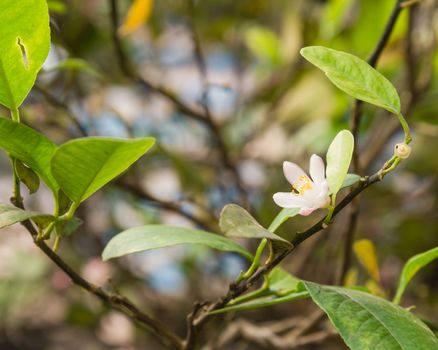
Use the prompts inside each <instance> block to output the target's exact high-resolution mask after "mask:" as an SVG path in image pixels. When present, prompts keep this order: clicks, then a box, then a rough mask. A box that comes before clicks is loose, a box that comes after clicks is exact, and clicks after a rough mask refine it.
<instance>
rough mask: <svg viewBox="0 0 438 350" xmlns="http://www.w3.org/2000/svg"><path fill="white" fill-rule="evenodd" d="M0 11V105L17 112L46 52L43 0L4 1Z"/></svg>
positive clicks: (47, 31) (46, 18)
mask: <svg viewBox="0 0 438 350" xmlns="http://www.w3.org/2000/svg"><path fill="white" fill-rule="evenodd" d="M1 6H2V9H1V11H0V23H1V26H0V48H1V50H0V103H1V104H3V105H5V106H6V107H8V108H9V109H11V110H16V109H17V108H18V107H19V106H20V105H21V103H22V102H23V100H24V99H25V98H26V96H27V94H28V93H29V91H30V89H31V88H32V86H33V84H34V82H35V79H36V76H37V73H38V71H39V70H40V69H41V66H42V64H43V63H44V60H45V59H46V57H47V54H48V53H49V47H50V29H49V15H48V9H47V3H46V1H45V0H20V1H15V0H3V1H2V3H1Z"/></svg>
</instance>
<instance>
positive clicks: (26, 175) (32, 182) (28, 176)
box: [14, 159, 40, 194]
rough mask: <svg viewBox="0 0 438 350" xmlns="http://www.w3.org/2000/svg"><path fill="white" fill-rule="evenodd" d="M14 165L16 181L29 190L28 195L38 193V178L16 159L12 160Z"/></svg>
mask: <svg viewBox="0 0 438 350" xmlns="http://www.w3.org/2000/svg"><path fill="white" fill-rule="evenodd" d="M14 165H15V172H16V174H17V176H18V179H19V180H20V181H21V182H22V183H24V184H25V185H26V187H27V188H28V189H29V193H30V194H32V193H35V192H36V191H38V188H39V187H40V178H39V177H38V175H37V174H36V173H35V172H34V171H33V170H32V169H31V168H29V167H27V166H26V165H24V164H23V162H22V161H20V160H18V159H15V160H14Z"/></svg>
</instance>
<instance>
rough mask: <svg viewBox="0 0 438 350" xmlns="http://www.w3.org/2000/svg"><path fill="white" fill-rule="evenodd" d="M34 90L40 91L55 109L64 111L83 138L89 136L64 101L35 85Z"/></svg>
mask: <svg viewBox="0 0 438 350" xmlns="http://www.w3.org/2000/svg"><path fill="white" fill-rule="evenodd" d="M33 89H34V90H35V91H38V92H39V93H40V94H41V95H43V96H44V98H45V99H46V101H47V102H48V103H49V104H51V105H52V106H53V107H55V108H58V109H60V110H62V111H63V112H64V113H65V115H66V117H67V118H68V119H69V120H70V121H71V122H72V123H73V124H74V125H75V127H76V128H77V129H78V131H79V133H80V134H81V136H87V130H86V129H85V128H84V126H83V125H82V124H81V123H80V122H79V120H78V118H76V117H75V116H74V115H73V114H72V113H71V110H70V107H69V106H68V105H67V104H66V103H65V102H63V101H61V100H59V99H58V98H56V97H55V96H53V95H52V94H50V93H49V92H48V91H47V90H46V89H44V88H43V87H42V86H40V85H38V84H35V85H34V86H33Z"/></svg>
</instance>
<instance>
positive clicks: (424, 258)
mask: <svg viewBox="0 0 438 350" xmlns="http://www.w3.org/2000/svg"><path fill="white" fill-rule="evenodd" d="M436 259H438V247H436V248H433V249H430V250H428V251H426V252H424V253H420V254H417V255H414V256H413V257H412V258H410V259H409V260H408V262H407V263H406V264H405V266H404V267H403V271H402V273H401V275H400V281H399V283H398V288H397V292H396V294H395V297H394V302H395V303H399V302H400V299H401V297H402V295H403V293H404V291H405V289H406V287H407V285H408V283H409V282H410V280H411V279H412V278H413V277H414V276H415V275H416V274H417V272H418V271H420V269H422V268H423V267H424V266H426V265H427V264H430V263H431V262H432V261H434V260H436Z"/></svg>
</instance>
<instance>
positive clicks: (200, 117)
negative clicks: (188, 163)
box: [109, 0, 208, 127]
mask: <svg viewBox="0 0 438 350" xmlns="http://www.w3.org/2000/svg"><path fill="white" fill-rule="evenodd" d="M109 3H110V19H111V38H112V42H113V45H114V49H115V52H116V56H117V62H118V66H119V68H120V70H121V71H122V73H123V74H124V75H125V76H126V78H128V79H131V80H133V81H135V82H137V83H139V84H140V85H142V86H144V87H145V88H147V89H149V90H151V91H153V92H155V93H157V94H158V95H161V96H162V97H164V98H166V99H167V100H168V101H170V102H172V103H173V104H174V105H175V107H176V108H177V109H178V110H179V111H181V113H183V114H185V115H186V116H188V117H190V118H192V119H195V120H197V121H199V122H201V123H203V124H204V125H206V126H207V127H208V121H207V119H206V118H205V115H204V114H203V113H200V112H199V111H197V110H196V109H194V108H192V107H191V106H189V105H187V104H186V103H184V102H183V101H181V100H180V99H179V98H178V97H177V96H176V95H175V94H174V93H173V92H171V91H168V90H167V89H165V88H163V87H161V86H158V85H156V84H154V83H152V82H151V81H148V80H146V79H145V78H143V77H141V76H140V75H139V74H138V73H137V72H136V71H135V69H134V68H133V66H132V63H131V62H130V60H129V58H128V56H127V55H126V53H125V50H124V48H123V45H122V42H121V41H120V38H119V35H118V32H117V31H118V27H119V12H118V6H117V0H109Z"/></svg>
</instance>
